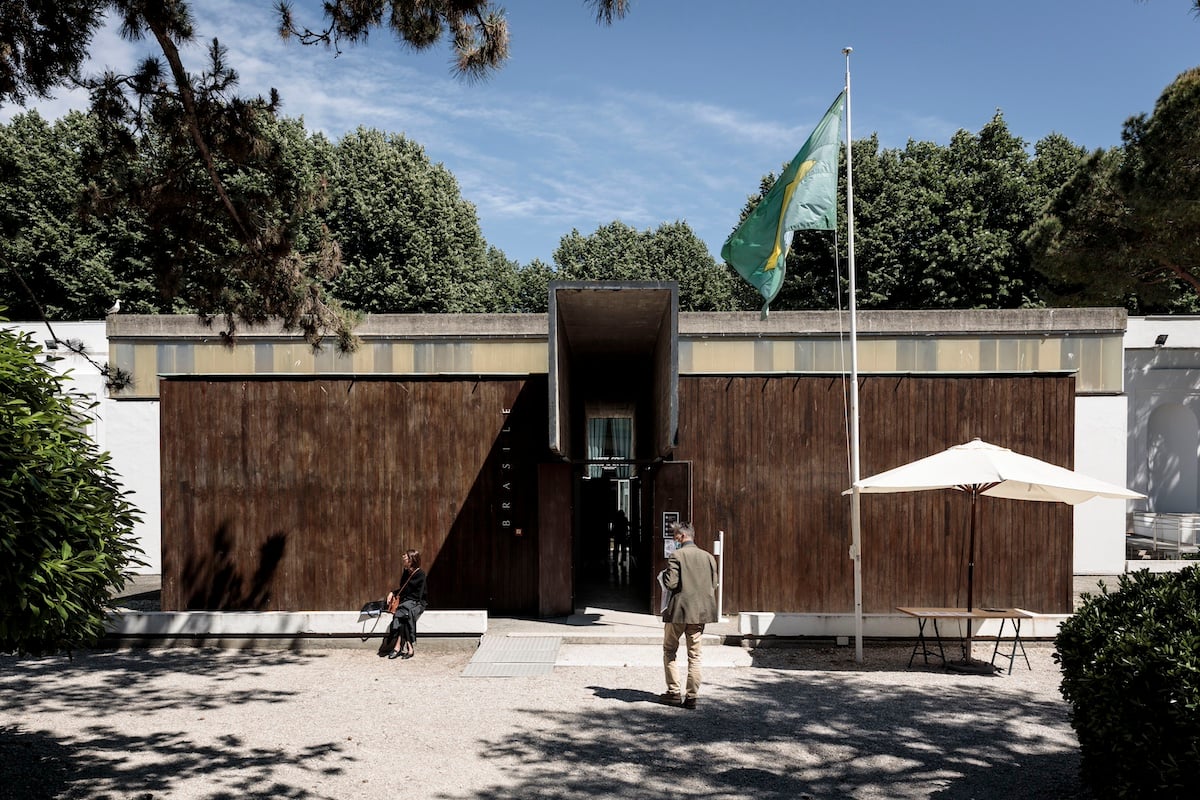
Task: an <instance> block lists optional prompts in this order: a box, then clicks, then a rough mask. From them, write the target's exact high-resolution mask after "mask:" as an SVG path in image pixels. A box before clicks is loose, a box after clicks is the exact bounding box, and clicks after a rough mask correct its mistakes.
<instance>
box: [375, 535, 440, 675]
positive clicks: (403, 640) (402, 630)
mask: <svg viewBox="0 0 1200 800" xmlns="http://www.w3.org/2000/svg"><path fill="white" fill-rule="evenodd" d="M401 560H402V561H403V563H404V571H403V572H402V573H401V574H400V588H398V589H393V590H392V591H390V592H388V596H387V607H388V610H389V611H391V612H392V624H391V625H390V626H389V628H388V639H387V640H385V641H390V640H393V639H394V640H395V645H394V646H393V648H392V650H391V652H390V653H388V654H387V657H388V658H412V657H413V655H414V653H415V644H416V641H417V620H418V619H419V618H420V617H421V614H423V613H424V612H425V606H427V605H428V604H429V601H428V599H427V597H426V594H425V570H423V569H421V554H420V553H419V552H418V551H416V550H406V551H405V553H404V555H403V556H401ZM380 655H383V653H382V652H381V653H380Z"/></svg>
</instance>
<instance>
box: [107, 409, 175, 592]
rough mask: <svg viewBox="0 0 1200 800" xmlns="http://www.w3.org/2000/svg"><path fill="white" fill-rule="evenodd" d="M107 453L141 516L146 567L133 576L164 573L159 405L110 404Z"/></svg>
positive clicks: (140, 543) (139, 535)
mask: <svg viewBox="0 0 1200 800" xmlns="http://www.w3.org/2000/svg"><path fill="white" fill-rule="evenodd" d="M105 405H106V407H107V429H108V451H109V452H110V453H111V454H112V463H113V467H114V468H115V469H116V471H117V473H118V474H119V475H120V476H121V483H122V484H123V485H124V486H125V488H126V489H128V490H129V501H130V502H131V503H133V504H134V505H135V506H137V508H138V510H139V511H141V512H142V523H141V524H140V525H138V526H137V528H136V531H137V539H138V546H139V547H141V548H142V552H143V553H145V555H144V556H143V557H142V560H143V561H145V562H146V564H145V565H144V566H140V567H137V568H136V569H135V570H134V572H138V573H141V574H146V575H157V574H160V573H161V572H162V502H161V500H162V492H161V486H162V480H161V473H160V472H159V448H158V401H157V400H141V401H137V400H134V401H130V400H107V401H105Z"/></svg>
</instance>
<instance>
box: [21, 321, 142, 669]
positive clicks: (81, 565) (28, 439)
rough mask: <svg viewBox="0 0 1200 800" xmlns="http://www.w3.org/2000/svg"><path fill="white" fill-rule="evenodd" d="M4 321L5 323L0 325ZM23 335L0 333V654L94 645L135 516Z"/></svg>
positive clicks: (123, 567) (57, 380)
mask: <svg viewBox="0 0 1200 800" xmlns="http://www.w3.org/2000/svg"><path fill="white" fill-rule="evenodd" d="M0 321H2V320H0ZM40 354H41V348H39V347H37V346H36V345H34V344H33V342H32V340H31V338H30V337H29V336H28V335H18V334H15V333H13V332H11V331H9V330H6V329H0V651H3V652H9V651H13V650H15V651H17V652H22V653H43V652H52V651H55V650H60V649H68V650H69V649H73V648H76V647H81V646H86V645H89V644H91V643H93V642H94V641H95V640H96V639H97V638H98V637H99V636H100V635H101V634H102V633H103V623H104V617H105V614H106V611H107V609H108V606H109V598H110V597H111V596H112V593H113V591H114V590H115V589H117V588H120V587H121V586H123V585H124V583H125V580H126V578H127V577H128V576H129V571H128V570H129V569H130V567H132V566H133V565H135V564H138V563H141V562H140V561H138V559H137V550H136V545H135V543H134V537H133V526H134V524H135V523H136V522H137V520H138V512H137V511H136V510H135V509H134V508H133V506H132V505H131V504H130V503H129V502H128V501H127V500H126V498H125V493H124V491H123V490H122V489H121V487H120V486H119V485H118V484H117V481H116V477H115V474H114V472H113V471H112V468H111V467H110V465H109V461H108V454H107V453H101V452H99V451H98V450H97V448H96V445H95V443H94V442H92V440H91V439H90V438H89V437H88V435H87V434H86V433H85V425H86V418H85V416H84V412H83V411H81V410H80V409H79V408H78V407H77V406H76V405H75V403H74V402H73V401H72V398H71V397H70V396H69V395H68V394H67V393H66V392H65V391H64V388H63V378H62V377H60V376H58V375H55V374H54V373H53V372H51V371H50V370H49V369H48V368H47V367H46V365H45V364H44V363H41V361H40V358H39V357H40Z"/></svg>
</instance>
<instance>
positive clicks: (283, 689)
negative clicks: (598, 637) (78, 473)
mask: <svg viewBox="0 0 1200 800" xmlns="http://www.w3.org/2000/svg"><path fill="white" fill-rule="evenodd" d="M596 647H603V645H596ZM1051 653H1052V646H1051V645H1050V644H1049V643H1030V644H1029V657H1030V660H1031V661H1032V663H1033V670H1032V671H1029V670H1025V669H1024V668H1023V664H1022V665H1021V667H1020V668H1018V669H1016V670H1014V672H1013V674H1012V675H1011V676H1009V675H996V676H977V675H959V674H953V673H947V672H944V671H941V670H924V669H913V670H911V671H910V670H906V669H905V665H906V663H907V661H908V655H909V646H907V645H872V644H869V645H868V647H867V649H866V663H865V664H864V665H856V664H854V663H853V651H852V649H849V648H816V647H806V648H799V649H772V650H767V649H762V650H758V651H755V653H754V658H753V665H752V666H750V667H738V668H722V669H718V668H712V669H709V670H708V671H707V673H706V675H705V685H704V690H703V694H702V696H701V701H700V705H699V708H697V709H696V710H695V711H686V710H684V709H680V708H671V707H666V706H662V705H659V704H657V702H656V699H657V695H658V692H660V691H661V690H662V675H661V669H658V668H653V667H645V666H637V667H588V666H581V667H556V668H555V669H554V670H553V672H552V673H551V674H549V675H544V676H539V677H522V678H467V677H463V676H462V672H463V668H464V667H465V666H466V664H467V662H468V660H469V659H470V657H471V653H470V652H469V651H464V650H462V649H458V650H442V651H438V650H435V649H431V648H424V649H422V651H421V652H420V653H419V654H418V656H417V658H414V659H412V660H408V661H389V660H387V659H380V658H377V657H376V656H375V655H374V652H373V651H371V650H363V649H347V650H339V649H328V650H304V651H298V652H293V651H286V650H275V651H268V652H260V653H250V652H245V651H223V650H209V649H195V648H182V649H173V650H165V649H157V650H155V649H149V650H147V649H142V650H123V651H91V652H87V653H83V654H77V655H76V656H75V658H74V659H73V660H70V661H68V660H66V659H62V658H47V659H18V658H14V657H0V797H3V798H14V799H16V798H20V799H21V800H24V798H185V799H188V798H214V799H215V798H244V797H286V798H392V797H396V798H447V799H449V798H478V799H479V800H483V799H484V798H487V799H489V800H496V799H499V798H513V799H514V800H516V799H518V798H534V797H546V798H582V797H630V798H643V797H644V798H655V800H658V799H659V798H662V797H680V796H682V797H703V798H708V799H709V800H725V799H726V798H760V799H762V798H766V799H768V800H775V799H777V800H784V798H786V799H787V800H795V799H796V798H897V799H903V798H1073V799H1075V800H1084V799H1085V798H1088V797H1089V795H1088V794H1087V793H1086V792H1085V791H1083V790H1082V789H1081V788H1080V786H1079V782H1078V767H1079V748H1078V742H1077V740H1076V738H1075V735H1074V732H1073V731H1072V730H1071V727H1070V725H1069V722H1068V710H1069V709H1068V706H1067V705H1066V704H1065V703H1064V701H1063V700H1062V698H1061V696H1060V695H1059V692H1058V685H1059V671H1058V668H1057V667H1056V665H1055V664H1054V663H1053V660H1052V658H1051Z"/></svg>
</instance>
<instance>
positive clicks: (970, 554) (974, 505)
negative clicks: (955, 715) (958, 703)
mask: <svg viewBox="0 0 1200 800" xmlns="http://www.w3.org/2000/svg"><path fill="white" fill-rule="evenodd" d="M978 521H979V487H978V486H972V487H971V534H970V536H969V538H968V543H967V611H973V610H974V609H975V526H976V525H977V524H978ZM971 623H972V620H971V619H969V618H968V619H967V642H966V646H965V648H964V650H963V660H964V661H967V662H970V660H971V645H972V639H971V635H972V631H971V627H972V626H971Z"/></svg>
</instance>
